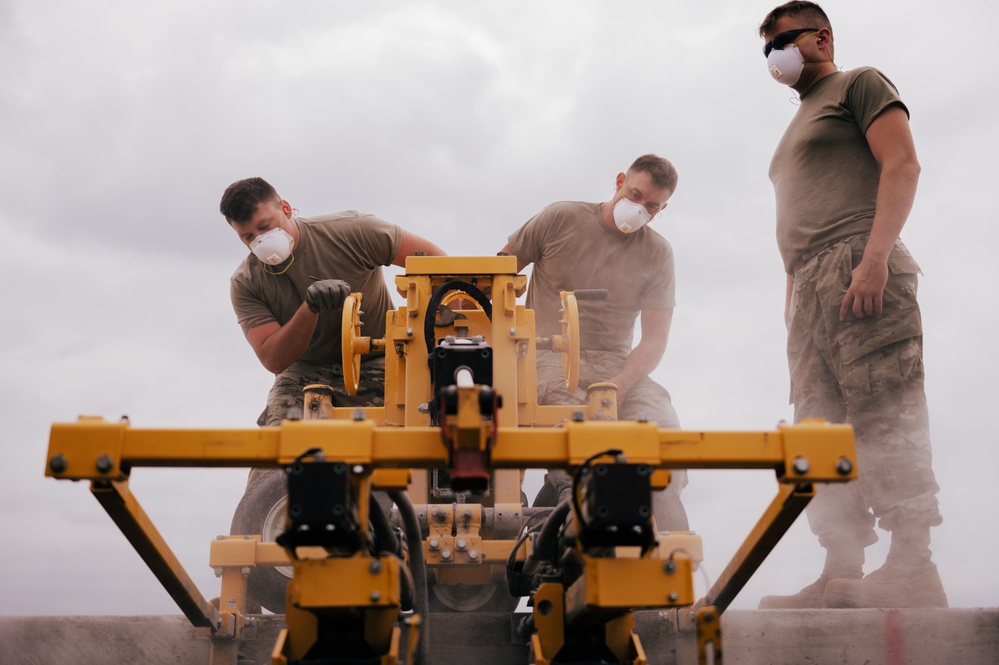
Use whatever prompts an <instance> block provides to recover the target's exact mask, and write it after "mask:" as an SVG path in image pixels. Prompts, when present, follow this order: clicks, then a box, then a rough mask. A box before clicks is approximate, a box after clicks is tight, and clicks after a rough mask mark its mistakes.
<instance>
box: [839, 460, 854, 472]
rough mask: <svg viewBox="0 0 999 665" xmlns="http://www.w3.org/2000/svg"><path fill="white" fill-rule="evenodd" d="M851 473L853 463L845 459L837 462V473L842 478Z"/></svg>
mask: <svg viewBox="0 0 999 665" xmlns="http://www.w3.org/2000/svg"><path fill="white" fill-rule="evenodd" d="M851 471H853V462H851V461H850V460H848V459H847V458H845V457H840V458H839V459H838V460H836V473H838V474H839V475H841V476H848V475H850V472H851Z"/></svg>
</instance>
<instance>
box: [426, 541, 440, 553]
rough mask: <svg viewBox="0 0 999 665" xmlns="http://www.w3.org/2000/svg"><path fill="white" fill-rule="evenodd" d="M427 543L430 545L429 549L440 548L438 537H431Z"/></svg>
mask: <svg viewBox="0 0 999 665" xmlns="http://www.w3.org/2000/svg"><path fill="white" fill-rule="evenodd" d="M429 545H430V549H432V550H435V551H436V550H438V549H440V546H441V541H439V540H438V539H436V538H431V539H430V542H429Z"/></svg>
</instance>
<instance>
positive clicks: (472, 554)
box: [468, 550, 479, 561]
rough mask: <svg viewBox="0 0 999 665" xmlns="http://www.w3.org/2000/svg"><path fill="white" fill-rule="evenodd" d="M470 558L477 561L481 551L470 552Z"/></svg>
mask: <svg viewBox="0 0 999 665" xmlns="http://www.w3.org/2000/svg"><path fill="white" fill-rule="evenodd" d="M468 558H469V559H471V560H472V561H475V560H476V559H478V558H479V550H468Z"/></svg>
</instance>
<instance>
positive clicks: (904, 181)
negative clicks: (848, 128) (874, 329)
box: [839, 106, 920, 321]
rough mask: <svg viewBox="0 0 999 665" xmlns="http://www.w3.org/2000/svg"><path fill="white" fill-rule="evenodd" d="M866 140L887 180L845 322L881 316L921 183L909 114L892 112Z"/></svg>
mask: <svg viewBox="0 0 999 665" xmlns="http://www.w3.org/2000/svg"><path fill="white" fill-rule="evenodd" d="M866 137H867V143H868V145H870V147H871V152H872V153H873V154H874V159H876V160H877V162H878V164H879V165H880V166H881V179H880V180H879V181H878V200H877V208H876V209H875V212H874V223H873V226H872V228H871V237H870V239H869V240H868V241H867V246H866V247H865V248H864V257H863V259H861V261H860V264H859V265H858V266H857V267H856V268H854V270H853V278H852V280H851V282H850V287H849V289H847V292H846V296H845V297H844V298H843V304H842V305H841V306H840V308H839V318H840V320H841V321H845V320H846V316H847V314H848V313H849V312H850V311H853V315H854V316H856V317H857V318H858V319H862V318H864V317H865V316H881V312H882V307H883V300H882V297H883V295H884V290H885V284H887V283H888V255H889V254H890V253H891V248H892V247H893V246H894V244H895V241H896V240H897V239H898V236H899V234H900V233H901V232H902V227H903V226H905V220H906V219H907V218H908V216H909V211H910V210H911V209H912V202H913V200H914V199H915V198H916V184H917V183H918V181H919V171H920V166H919V160H918V159H917V158H916V147H915V145H914V144H913V141H912V132H911V131H910V130H909V117H908V115H907V114H906V112H905V109H903V108H901V107H900V106H892V107H889V108H888V109H887V110H886V111H884V113H882V114H881V115H879V116H878V117H877V118H876V119H875V120H874V122H872V123H871V126H870V127H869V128H868V129H867V134H866Z"/></svg>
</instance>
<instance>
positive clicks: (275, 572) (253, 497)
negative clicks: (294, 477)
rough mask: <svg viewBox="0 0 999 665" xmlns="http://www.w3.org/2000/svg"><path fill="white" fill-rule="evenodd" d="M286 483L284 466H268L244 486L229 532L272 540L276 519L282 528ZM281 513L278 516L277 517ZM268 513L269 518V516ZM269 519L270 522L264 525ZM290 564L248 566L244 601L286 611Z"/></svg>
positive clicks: (276, 611)
mask: <svg viewBox="0 0 999 665" xmlns="http://www.w3.org/2000/svg"><path fill="white" fill-rule="evenodd" d="M287 495H288V489H287V483H286V481H285V473H284V470H283V469H271V470H269V471H267V473H265V474H264V475H262V476H260V477H259V478H257V479H256V480H255V481H254V482H253V484H252V485H250V487H248V488H247V490H246V493H245V494H243V498H242V499H240V500H239V505H237V506H236V512H235V513H234V514H233V516H232V526H231V527H230V529H229V533H230V534H232V535H258V534H259V535H261V537H262V539H263V540H264V542H271V541H273V540H274V537H275V536H276V534H275V533H274V526H275V520H276V519H279V522H278V524H279V525H280V527H281V529H282V530H283V524H284V517H283V515H284V510H280V513H279V514H278V510H279V506H278V504H279V503H286V502H287ZM279 515H280V518H279ZM268 517H269V519H268ZM265 521H268V522H269V526H268V525H265V523H264V522H265ZM265 531H270V532H271V533H270V537H266V536H265V533H264V532H265ZM291 575H292V573H291V567H290V566H281V567H272V566H261V567H259V568H258V567H253V568H251V569H250V575H249V577H248V578H247V580H246V594H247V604H248V605H250V606H252V605H253V604H255V603H256V604H259V605H260V606H261V607H264V608H265V609H267V610H270V611H271V612H273V613H275V614H284V612H285V588H286V587H287V586H288V582H289V581H291Z"/></svg>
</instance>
